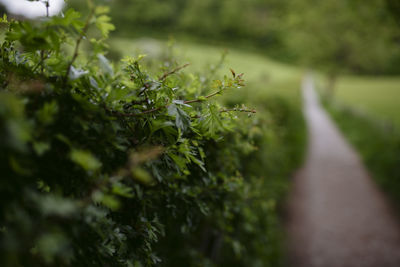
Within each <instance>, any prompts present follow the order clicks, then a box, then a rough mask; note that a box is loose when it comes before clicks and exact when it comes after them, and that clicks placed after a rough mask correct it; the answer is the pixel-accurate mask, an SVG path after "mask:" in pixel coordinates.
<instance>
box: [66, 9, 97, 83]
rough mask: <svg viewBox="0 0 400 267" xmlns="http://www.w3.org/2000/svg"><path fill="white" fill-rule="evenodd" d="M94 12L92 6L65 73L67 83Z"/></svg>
mask: <svg viewBox="0 0 400 267" xmlns="http://www.w3.org/2000/svg"><path fill="white" fill-rule="evenodd" d="M93 14H94V9H93V8H92V9H91V10H90V13H89V16H88V17H87V19H86V22H85V26H84V27H83V29H82V32H81V34H80V35H79V37H78V39H77V40H76V43H75V49H74V54H73V55H72V59H71V61H70V62H69V64H68V67H67V72H66V74H65V76H64V84H66V83H67V81H68V76H69V74H70V72H71V67H72V64H74V62H75V60H76V58H77V57H78V55H79V46H80V44H81V42H82V40H83V37H85V35H86V33H87V31H88V29H89V25H90V20H91V19H92V17H93Z"/></svg>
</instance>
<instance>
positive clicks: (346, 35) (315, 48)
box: [287, 0, 399, 92]
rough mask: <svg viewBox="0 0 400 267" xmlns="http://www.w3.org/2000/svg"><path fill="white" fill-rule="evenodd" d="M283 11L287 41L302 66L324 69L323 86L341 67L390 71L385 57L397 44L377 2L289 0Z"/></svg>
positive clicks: (389, 21)
mask: <svg viewBox="0 0 400 267" xmlns="http://www.w3.org/2000/svg"><path fill="white" fill-rule="evenodd" d="M289 10H290V12H289V16H288V35H287V44H288V46H289V47H290V49H291V50H293V51H295V52H296V54H297V56H298V58H299V59H300V61H301V62H302V63H303V64H304V65H306V66H308V67H312V68H317V69H320V70H323V71H324V72H325V73H326V74H327V76H328V78H329V79H328V80H329V82H328V86H327V87H328V89H330V90H328V91H330V92H332V90H333V88H334V84H335V80H336V78H337V76H338V75H339V74H340V73H343V72H348V71H351V72H356V73H374V74H380V73H384V72H388V71H393V70H389V69H388V68H389V67H388V66H389V65H390V64H388V62H391V61H392V60H393V59H394V58H396V57H399V49H398V46H397V45H396V43H395V42H394V41H393V38H394V36H395V31H394V28H395V27H394V21H393V20H392V19H391V18H390V17H388V16H387V9H386V7H385V3H384V2H383V1H381V0H371V1H369V2H368V4H365V2H363V1H359V0H354V1H348V0H326V1H315V0H293V1H292V2H291V3H290V7H289Z"/></svg>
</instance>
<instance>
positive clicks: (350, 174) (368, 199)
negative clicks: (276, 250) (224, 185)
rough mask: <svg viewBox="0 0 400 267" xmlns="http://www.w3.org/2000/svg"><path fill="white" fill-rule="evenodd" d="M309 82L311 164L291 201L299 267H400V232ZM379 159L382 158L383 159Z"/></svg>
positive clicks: (294, 262)
mask: <svg viewBox="0 0 400 267" xmlns="http://www.w3.org/2000/svg"><path fill="white" fill-rule="evenodd" d="M313 87H314V85H313V81H312V78H311V77H306V78H305V79H304V81H303V96H304V112H305V116H306V120H307V124H308V130H309V134H310V135H309V147H308V155H307V159H306V163H305V165H304V166H303V168H302V169H301V170H300V171H299V173H298V175H296V177H295V183H294V186H293V191H292V195H291V198H290V200H289V209H288V213H289V217H288V225H287V226H288V235H289V239H290V240H289V252H290V262H291V266H293V267H356V266H357V267H399V266H400V228H399V225H398V224H397V221H396V220H395V218H394V216H393V215H392V213H391V210H390V208H389V207H388V205H387V204H386V202H385V198H384V196H383V195H382V193H381V192H380V191H379V190H378V189H377V188H376V186H375V185H374V184H373V182H372V181H371V179H370V177H369V176H368V173H367V172H366V170H365V167H364V166H363V165H362V163H361V162H360V159H359V157H358V155H357V154H356V153H355V152H354V150H353V149H352V148H351V147H350V146H349V145H348V143H347V142H346V141H345V140H344V138H343V136H342V135H341V134H340V132H339V131H338V130H337V128H336V127H335V125H334V124H333V122H332V121H331V119H330V118H329V117H328V116H327V114H326V113H325V111H324V110H323V109H322V107H321V106H320V105H319V103H318V99H317V96H316V94H315V91H314V88H313ZM377 157H379V155H377Z"/></svg>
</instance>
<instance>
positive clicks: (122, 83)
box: [0, 1, 303, 266]
mask: <svg viewBox="0 0 400 267" xmlns="http://www.w3.org/2000/svg"><path fill="white" fill-rule="evenodd" d="M88 2H89V12H88V15H87V16H84V17H82V15H81V14H79V13H78V12H76V11H74V10H72V9H70V10H67V11H66V12H65V13H64V15H63V16H57V17H52V18H43V19H42V20H40V21H15V20H8V19H7V18H6V17H4V18H3V19H2V20H1V24H2V28H3V29H4V30H5V36H4V41H3V42H2V43H1V48H0V56H1V61H0V69H1V72H0V86H1V90H0V140H2V141H1V142H0V150H1V154H0V169H1V170H2V179H1V180H0V196H1V201H2V203H7V204H6V205H2V206H1V207H0V229H1V230H0V261H1V262H0V264H1V265H2V266H99V265H100V266H154V265H165V266H176V265H177V264H179V265H181V266H207V265H210V266H212V265H219V266H225V265H235V266H257V265H258V266H259V265H263V266H278V265H279V264H280V263H281V258H279V248H278V247H277V244H278V243H279V240H280V238H279V232H278V231H277V227H279V225H278V219H277V203H280V200H281V198H282V196H283V194H284V192H285V190H286V186H287V181H285V178H286V177H287V176H288V174H289V171H290V170H291V169H292V168H293V167H294V165H295V164H297V163H298V160H299V158H298V157H297V156H298V155H299V153H297V152H294V151H292V150H291V149H290V147H292V146H291V144H296V145H298V144H300V143H301V140H298V138H297V135H295V134H294V133H295V132H296V131H302V129H303V127H302V124H301V123H299V121H297V118H298V117H299V116H300V115H299V113H298V110H297V109H292V108H291V106H290V105H288V104H287V103H286V102H284V101H283V100H279V99H270V100H268V102H264V105H265V103H269V104H271V105H270V106H269V105H268V106H266V107H264V109H265V110H264V111H263V114H264V115H265V119H263V118H243V117H242V116H241V115H240V114H241V113H248V114H252V113H254V112H255V111H254V110H253V109H249V108H247V107H245V106H238V105H237V102H236V101H233V100H232V101H231V103H228V104H227V106H226V107H223V106H222V105H221V104H220V103H219V102H217V101H215V98H217V97H218V96H219V95H221V94H224V93H225V92H226V91H232V90H234V89H235V88H237V89H238V88H240V87H242V86H243V80H242V75H243V74H236V73H235V72H234V71H233V70H231V73H229V75H226V76H225V77H224V78H223V79H216V78H214V77H215V70H210V71H205V72H204V73H203V74H188V73H186V72H184V71H183V70H182V69H183V68H184V67H185V66H186V65H179V64H177V62H176V61H175V59H174V57H172V56H171V55H169V56H167V57H165V58H164V59H163V60H162V61H158V62H156V63H155V64H147V63H148V62H146V58H145V57H144V56H138V57H136V58H132V57H129V58H125V59H124V60H123V62H122V63H111V62H110V61H109V60H108V59H107V54H106V49H107V45H106V44H105V43H104V40H105V39H106V38H107V36H108V35H109V32H110V31H111V30H113V28H114V27H113V26H112V24H110V22H109V17H108V16H107V12H108V8H107V7H103V6H94V5H93V3H92V1H88ZM89 32H90V33H91V34H92V36H93V37H89V35H88V33H89ZM83 45H86V46H90V47H91V49H89V52H88V53H85V54H84V53H82V52H81V49H80V48H81V46H83ZM237 96H238V97H239V99H243V97H241V96H240V94H239V93H237ZM260 101H261V100H260ZM294 114H297V115H294ZM285 146H287V147H285ZM296 155H297V156H296ZM295 156H296V157H295Z"/></svg>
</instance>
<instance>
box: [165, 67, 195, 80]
mask: <svg viewBox="0 0 400 267" xmlns="http://www.w3.org/2000/svg"><path fill="white" fill-rule="evenodd" d="M189 65H190V64H189V63H186V64H184V65H182V66H179V67H176V68H175V69H173V70H171V71H169V72H165V73H164V74H163V75H162V76H161V77H160V78H158V80H159V81H164V80H165V79H166V78H167V77H168V76H170V75H172V74H174V73H176V72H178V71H180V70H181V69H184V68H186V67H187V66H189Z"/></svg>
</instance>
